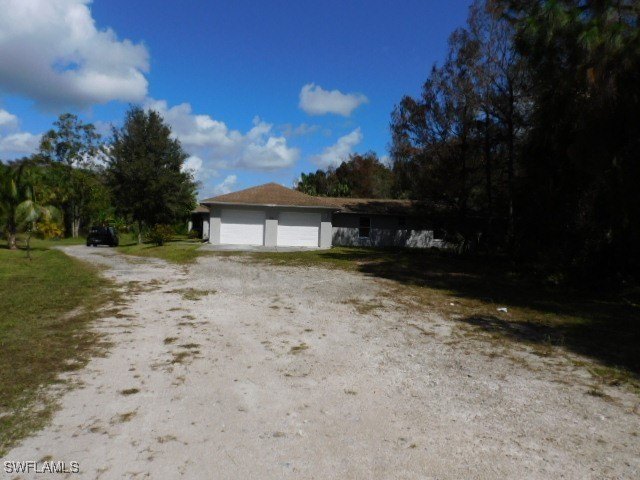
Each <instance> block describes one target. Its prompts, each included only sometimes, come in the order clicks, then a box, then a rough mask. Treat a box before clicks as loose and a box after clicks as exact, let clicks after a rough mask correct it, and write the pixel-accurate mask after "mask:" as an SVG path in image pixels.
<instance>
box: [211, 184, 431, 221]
mask: <svg viewBox="0 0 640 480" xmlns="http://www.w3.org/2000/svg"><path fill="white" fill-rule="evenodd" d="M200 203H201V204H204V205H225V204H228V205H277V206H290V207H316V208H327V209H332V210H334V211H339V212H344V213H360V214H364V215H366V214H369V215H372V214H378V215H414V214H418V213H424V210H426V209H427V207H428V206H427V205H426V204H425V203H424V202H419V201H416V200H394V199H379V198H338V197H314V196H312V195H307V194H306V193H302V192H299V191H297V190H292V189H290V188H286V187H283V186H282V185H278V184H277V183H266V184H264V185H259V186H257V187H251V188H247V189H245V190H240V191H238V192H232V193H226V194H224V195H218V196H216V197H211V198H207V199H205V200H202V201H201V202H200ZM431 207H433V206H431Z"/></svg>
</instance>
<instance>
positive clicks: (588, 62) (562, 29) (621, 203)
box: [299, 0, 640, 282]
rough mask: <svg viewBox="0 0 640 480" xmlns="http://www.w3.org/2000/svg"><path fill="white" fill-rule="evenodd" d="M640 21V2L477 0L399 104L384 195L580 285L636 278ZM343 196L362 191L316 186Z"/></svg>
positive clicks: (639, 251) (639, 255) (639, 268)
mask: <svg viewBox="0 0 640 480" xmlns="http://www.w3.org/2000/svg"><path fill="white" fill-rule="evenodd" d="M639 19H640V2H638V1H637V0H600V1H577V0H573V1H570V0H541V1H535V2H531V1H519V0H512V1H498V0H495V1H494V0H485V1H476V2H475V3H474V4H473V5H472V7H471V9H470V14H469V18H468V21H467V25H466V26H465V27H464V28H461V29H458V30H456V31H455V32H453V33H452V34H451V36H450V39H449V51H448V55H447V57H446V60H445V61H444V63H443V64H442V65H437V66H434V67H433V68H432V70H431V72H430V73H429V75H428V77H427V79H426V81H425V83H424V85H423V87H422V91H421V94H420V95H419V96H417V97H412V96H406V97H404V98H402V99H401V100H400V102H399V103H398V105H397V106H396V108H395V109H394V111H393V113H392V118H391V131H392V143H391V158H392V166H391V168H390V169H389V172H388V173H385V175H387V176H388V177H389V178H391V179H392V180H391V182H392V186H391V187H390V188H389V189H388V190H385V191H386V192H388V193H390V196H392V197H396V198H402V197H406V198H414V199H422V200H427V201H437V202H440V203H443V204H446V205H448V206H449V207H450V209H451V212H452V214H453V215H455V216H456V217H457V219H458V221H457V223H456V224H457V225H459V226H460V227H459V229H460V231H459V232H456V233H457V234H458V235H462V237H463V238H465V239H466V240H467V241H468V242H469V244H472V243H473V242H476V243H477V244H478V245H477V247H478V248H482V249H484V250H486V251H492V252H502V253H507V254H509V255H510V256H511V258H512V259H514V260H515V261H519V262H535V263H537V264H538V265H541V266H543V267H546V268H548V269H554V270H557V271H558V272H560V273H561V274H562V275H565V276H572V277H574V278H577V279H581V280H588V279H593V280H597V281H599V282H600V281H602V280H604V279H609V280H614V281H620V280H623V279H625V278H629V277H630V276H635V277H636V278H637V276H638V272H640V189H638V186H637V185H638V182H639V181H640V156H639V153H638V152H639V149H638V147H639V146H640V145H639V143H640V116H639V115H638V111H640V110H639V107H640V28H639V27H640V26H639V24H638V22H639ZM351 160H352V159H351ZM351 160H350V161H351ZM350 161H349V162H346V163H345V164H343V165H342V166H340V167H338V168H337V169H336V170H335V171H328V172H326V173H325V175H326V176H327V177H328V178H333V177H334V176H336V175H337V172H338V171H339V170H340V169H342V168H343V166H344V165H348V164H349V163H350ZM311 175H312V176H313V177H322V172H316V173H315V174H311ZM340 178H342V179H343V180H344V178H345V177H340ZM307 181H308V176H307V177H305V176H303V177H302V179H301V182H300V185H299V188H300V189H306V187H305V183H306V182H307ZM358 181H359V182H363V180H362V179H358ZM306 191H309V190H306ZM336 191H338V192H348V193H347V194H351V193H354V192H355V190H354V189H353V188H352V186H351V185H350V184H347V185H341V186H340V187H339V188H338V190H334V191H333V193H332V192H325V191H322V192H320V191H319V192H317V193H319V194H334V193H335V192H336ZM309 193H312V191H309ZM472 217H473V218H475V219H477V218H478V217H482V218H484V225H485V227H484V228H482V231H481V232H479V231H478V229H477V222H471V221H470V220H469V221H467V219H471V218H472ZM465 225H469V228H465ZM471 225H474V227H473V228H472V227H471Z"/></svg>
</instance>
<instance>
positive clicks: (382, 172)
mask: <svg viewBox="0 0 640 480" xmlns="http://www.w3.org/2000/svg"><path fill="white" fill-rule="evenodd" d="M393 185H394V180H393V172H392V171H391V170H390V169H389V167H388V166H386V165H385V164H384V163H382V162H381V161H380V159H379V158H378V156H377V155H376V154H375V153H374V152H367V153H365V154H358V153H354V154H351V155H350V156H349V159H348V160H346V161H344V162H342V163H341V164H340V166H338V168H333V167H329V168H328V169H327V170H317V171H316V172H310V173H302V174H301V175H300V179H299V180H298V182H297V183H296V189H298V190H300V191H301V192H304V193H307V194H309V195H319V196H328V197H360V198H391V197H392V195H393Z"/></svg>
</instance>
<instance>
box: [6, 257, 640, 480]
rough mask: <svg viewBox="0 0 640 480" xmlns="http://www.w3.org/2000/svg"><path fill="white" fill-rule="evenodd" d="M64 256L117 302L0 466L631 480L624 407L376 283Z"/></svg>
mask: <svg viewBox="0 0 640 480" xmlns="http://www.w3.org/2000/svg"><path fill="white" fill-rule="evenodd" d="M65 251H66V252H67V253H68V254H69V255H73V256H76V257H79V258H81V259H84V260H86V261H89V262H92V263H95V264H99V265H102V266H104V274H105V275H106V276H108V277H110V278H113V279H115V280H116V281H117V282H118V283H119V284H120V285H122V286H123V289H124V290H126V291H127V292H128V293H127V294H126V298H127V300H128V305H127V306H125V307H124V308H123V309H122V310H121V313H120V314H117V315H114V316H112V317H108V318H105V319H103V320H100V321H98V322H97V323H96V327H95V328H96V329H97V330H99V331H102V332H104V333H105V334H106V336H107V338H108V339H109V340H110V341H111V342H113V346H112V348H111V349H110V350H109V353H108V355H107V356H106V357H104V358H101V357H98V358H95V359H93V360H92V361H91V362H90V363H89V365H88V366H87V368H85V369H84V370H81V371H78V372H74V373H72V374H69V379H70V380H72V381H74V382H79V383H80V384H81V386H80V387H79V388H76V389H73V390H71V391H70V392H68V393H67V394H66V395H64V396H63V398H62V399H61V408H60V410H59V411H58V412H57V413H56V414H55V416H54V418H53V421H52V423H51V424H50V425H49V426H48V427H46V428H45V429H44V430H43V431H41V432H39V433H37V434H36V435H35V436H33V437H31V438H28V439H26V440H25V441H24V442H23V443H22V445H20V446H19V447H17V448H15V449H14V450H12V451H11V452H10V453H9V454H8V455H7V457H6V458H7V459H10V460H39V459H42V458H47V459H52V460H56V461H57V460H64V461H67V462H70V461H78V462H79V463H80V469H81V474H80V475H71V476H70V477H71V478H89V479H94V478H100V479H115V478H117V479H121V478H153V479H160V478H161V479H172V478H193V479H266V478H305V479H311V478H318V479H325V478H339V479H356V478H357V479H373V478H375V479H383V478H398V479H449V478H465V479H475V478H478V479H485V478H486V479H495V478H509V479H514V478H528V479H530V478H540V479H549V478H554V479H555V478H571V479H573V478H575V479H588V478H594V479H596V478H597V479H601V478H639V477H640V436H639V435H640V415H639V414H638V407H637V405H638V398H637V397H635V396H634V395H632V394H630V393H628V392H625V391H624V390H623V389H621V388H613V389H609V390H607V393H608V394H609V395H610V396H611V397H610V398H600V397H596V396H592V395H588V394H587V393H586V392H587V390H588V386H589V382H590V381H591V380H590V377H589V375H588V373H587V372H586V371H584V370H581V369H580V368H578V367H575V366H569V364H568V362H565V363H562V362H560V361H558V362H555V363H554V362H553V361H551V360H546V359H540V357H536V356H534V355H532V354H529V353H527V351H526V350H524V347H514V348H515V349H517V348H520V350H517V351H515V350H514V353H513V354H510V355H497V356H494V355H489V354H488V352H490V351H492V348H493V347H492V345H491V342H489V341H483V340H480V339H478V338H477V336H474V335H471V336H468V335H467V336H465V335H464V331H463V330H461V328H460V327H459V326H458V325H456V324H455V323H454V322H452V321H449V320H445V319H443V318H441V317H439V316H438V315H436V314H434V313H430V312H428V311H410V312H407V310H406V309H405V308H402V307H401V306H400V305H396V304H395V303H394V302H393V300H390V299H388V298H384V299H383V300H382V301H379V300H377V299H376V298H377V297H379V294H380V293H383V292H384V290H385V289H386V288H388V286H389V284H387V283H385V282H384V281H381V280H375V279H372V278H367V277H364V276H361V275H359V274H352V273H347V272H343V271H329V270H314V269H301V268H300V269H296V268H283V267H269V266H264V265H254V264H250V263H243V262H241V261H239V260H233V259H224V258H217V257H206V258H202V259H200V260H199V262H198V264H196V265H192V266H189V267H184V266H174V265H168V264H166V263H165V262H162V261H160V260H155V259H143V258H136V257H125V256H123V255H120V254H117V253H115V252H114V251H113V250H110V249H90V248H85V247H82V246H78V247H68V248H65ZM129 282H139V283H137V284H132V283H129ZM189 289H197V290H199V292H195V293H194V292H193V291H191V290H189ZM198 294H199V295H198ZM372 301H373V303H372ZM375 304H379V305H378V308H372V309H368V310H370V311H368V312H366V313H358V311H357V308H358V305H360V306H361V305H375ZM361 310H362V309H361ZM365 310H367V309H366V308H365ZM536 362H537V363H536ZM545 362H546V363H545ZM565 364H566V365H565ZM123 392H124V393H123ZM126 393H129V394H126ZM45 477H47V476H46V475H37V476H35V478H45ZM52 477H55V478H64V477H65V475H55V476H52ZM11 478H16V476H15V475H12V476H11ZM17 478H28V477H25V476H18V477H17Z"/></svg>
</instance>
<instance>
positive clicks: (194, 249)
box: [118, 236, 206, 264]
mask: <svg viewBox="0 0 640 480" xmlns="http://www.w3.org/2000/svg"><path fill="white" fill-rule="evenodd" d="M201 245H202V242H201V241H200V240H192V239H187V238H186V237H177V238H176V239H175V240H173V241H171V242H167V243H165V244H164V245H163V246H161V247H158V246H156V245H153V244H151V243H142V244H140V245H138V243H137V242H136V241H135V240H133V239H128V240H125V241H123V237H122V236H121V237H120V246H119V247H118V251H119V252H121V253H124V254H126V255H135V256H138V257H155V258H161V259H162V260H166V261H168V262H172V263H179V264H186V263H193V262H195V261H196V259H197V258H198V257H199V256H201V255H203V254H206V253H204V252H199V251H198V248H199V247H200V246H201Z"/></svg>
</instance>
